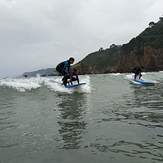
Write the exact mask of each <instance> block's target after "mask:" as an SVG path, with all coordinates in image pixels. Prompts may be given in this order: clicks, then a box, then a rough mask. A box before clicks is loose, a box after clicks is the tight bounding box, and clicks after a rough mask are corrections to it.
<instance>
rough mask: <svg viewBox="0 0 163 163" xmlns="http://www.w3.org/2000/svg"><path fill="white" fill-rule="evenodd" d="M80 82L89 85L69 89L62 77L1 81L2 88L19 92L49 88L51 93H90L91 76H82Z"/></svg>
mask: <svg viewBox="0 0 163 163" xmlns="http://www.w3.org/2000/svg"><path fill="white" fill-rule="evenodd" d="M79 78H80V82H85V83H87V84H86V85H83V86H81V87H80V88H78V89H73V88H72V89H67V88H65V87H64V86H63V85H62V83H61V77H49V78H43V77H36V78H17V79H16V78H15V79H13V78H7V79H0V86H3V87H8V88H13V89H16V90H17V91H19V92H25V91H31V90H33V89H38V88H40V87H43V86H45V87H47V88H48V89H50V90H51V91H55V92H65V93H73V92H75V91H79V92H85V93H90V91H91V89H90V78H89V76H80V77H79Z"/></svg>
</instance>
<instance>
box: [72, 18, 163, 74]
mask: <svg viewBox="0 0 163 163" xmlns="http://www.w3.org/2000/svg"><path fill="white" fill-rule="evenodd" d="M135 66H143V67H144V69H143V70H144V71H159V70H163V18H162V17H161V18H160V20H159V21H158V22H157V23H154V22H150V23H149V27H148V28H146V29H145V30H144V31H143V32H142V33H141V34H140V35H138V36H137V37H135V38H133V39H132V40H131V41H129V43H127V44H123V45H114V44H113V45H111V46H110V48H108V49H102V48H100V50H99V51H96V52H94V53H91V54H89V55H87V56H86V57H85V58H84V59H83V60H81V61H80V62H79V63H78V64H76V65H75V67H76V68H78V69H79V71H80V73H81V74H96V73H111V72H130V71H131V69H132V68H133V67H135Z"/></svg>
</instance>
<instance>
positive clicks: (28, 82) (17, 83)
mask: <svg viewBox="0 0 163 163" xmlns="http://www.w3.org/2000/svg"><path fill="white" fill-rule="evenodd" d="M0 86H4V87H9V88H14V89H16V90H18V91H20V92H25V91H26V90H32V89H37V88H40V87H41V85H40V81H39V80H36V81H35V80H34V79H10V78H8V79H1V80H0Z"/></svg>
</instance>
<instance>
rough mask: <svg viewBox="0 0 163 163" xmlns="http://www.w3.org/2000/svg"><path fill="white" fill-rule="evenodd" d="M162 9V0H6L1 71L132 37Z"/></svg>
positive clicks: (49, 62)
mask: <svg viewBox="0 0 163 163" xmlns="http://www.w3.org/2000/svg"><path fill="white" fill-rule="evenodd" d="M162 11H163V2H162V0H144V1H142V0H135V1H134V2H133V1H131V0H108V1H106V0H82V1H76V0H62V1H60V0H46V1H43V0H34V1H33V0H0V20H1V22H0V36H1V37H0V49H1V53H0V57H1V58H3V59H1V61H0V76H1V75H2V74H3V75H4V74H6V75H10V74H11V75H12V74H15V73H17V74H18V73H22V72H24V71H30V70H33V69H37V68H42V67H43V68H45V67H51V66H55V65H56V64H57V63H58V62H60V61H62V60H64V59H66V58H68V57H69V56H74V57H75V58H77V60H80V59H82V58H83V57H84V56H85V55H86V54H88V53H89V52H93V51H95V50H98V48H100V47H101V46H102V47H104V48H105V47H108V46H109V45H110V44H112V43H116V44H123V43H126V42H128V41H129V40H130V39H131V38H132V37H134V36H136V35H138V34H139V33H140V32H141V31H142V30H144V29H145V28H146V27H147V26H148V23H149V22H150V21H157V20H158V17H159V16H161V15H162V14H163V13H162Z"/></svg>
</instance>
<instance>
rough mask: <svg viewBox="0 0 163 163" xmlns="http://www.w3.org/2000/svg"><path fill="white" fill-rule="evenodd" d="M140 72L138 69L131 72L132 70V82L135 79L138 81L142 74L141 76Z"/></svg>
mask: <svg viewBox="0 0 163 163" xmlns="http://www.w3.org/2000/svg"><path fill="white" fill-rule="evenodd" d="M141 72H142V70H141V68H140V67H135V68H134V69H133V70H132V73H134V74H135V75H134V80H136V79H140V78H141V77H142V74H141Z"/></svg>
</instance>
